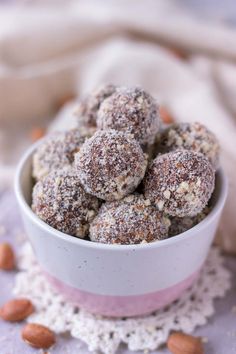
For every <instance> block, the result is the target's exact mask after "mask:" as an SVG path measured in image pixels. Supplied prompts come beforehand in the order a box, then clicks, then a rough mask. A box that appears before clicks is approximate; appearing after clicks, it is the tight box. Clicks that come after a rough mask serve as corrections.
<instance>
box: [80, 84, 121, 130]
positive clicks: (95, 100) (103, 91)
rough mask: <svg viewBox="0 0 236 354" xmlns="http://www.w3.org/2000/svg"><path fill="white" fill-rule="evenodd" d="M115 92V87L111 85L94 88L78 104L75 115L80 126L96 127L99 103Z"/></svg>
mask: <svg viewBox="0 0 236 354" xmlns="http://www.w3.org/2000/svg"><path fill="white" fill-rule="evenodd" d="M115 91H116V86H114V85H111V84H106V85H102V86H100V87H98V88H96V89H95V90H94V91H93V92H92V93H91V94H90V95H87V96H86V97H85V98H84V99H82V100H81V101H80V103H79V107H78V110H77V112H76V115H77V116H78V118H79V120H80V121H81V123H82V124H85V125H88V126H91V127H96V125H97V123H96V121H97V112H98V110H99V108H100V105H101V103H102V102H103V101H104V100H105V99H106V98H107V97H109V96H111V95H112V94H113V93H114V92H115Z"/></svg>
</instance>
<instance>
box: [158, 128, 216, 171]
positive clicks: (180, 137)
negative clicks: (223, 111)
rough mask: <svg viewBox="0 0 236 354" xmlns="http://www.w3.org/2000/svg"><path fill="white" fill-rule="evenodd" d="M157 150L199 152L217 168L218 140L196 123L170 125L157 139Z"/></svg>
mask: <svg viewBox="0 0 236 354" xmlns="http://www.w3.org/2000/svg"><path fill="white" fill-rule="evenodd" d="M157 149H159V151H161V152H169V151H174V150H179V149H186V150H193V151H196V152H201V153H202V154H203V155H205V156H206V157H207V158H208V159H209V161H210V162H211V164H212V166H213V168H214V169H215V170H216V169H217V168H218V167H219V155H220V146H219V143H218V140H217V138H216V136H215V135H214V134H213V133H212V132H211V131H209V130H208V129H207V128H206V127H205V126H204V125H203V124H201V123H198V122H195V123H178V124H173V125H171V126H170V127H169V128H167V129H165V130H164V131H163V133H162V134H161V136H160V137H159V142H158V146H157Z"/></svg>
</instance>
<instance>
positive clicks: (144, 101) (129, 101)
mask: <svg viewBox="0 0 236 354" xmlns="http://www.w3.org/2000/svg"><path fill="white" fill-rule="evenodd" d="M97 126H98V129H109V128H110V129H115V130H119V131H124V132H127V133H130V134H132V135H133V136H134V138H135V139H136V140H137V141H139V143H140V144H141V145H142V146H146V145H150V144H152V143H153V142H154V139H155V136H156V133H157V132H158V130H159V126H160V117H159V111H158V105H157V103H156V102H155V100H154V99H153V97H152V96H150V95H149V94H148V93H147V92H146V91H144V90H143V89H141V88H137V87H135V88H120V89H117V91H116V92H115V93H113V95H111V96H110V97H108V98H107V99H106V100H104V101H103V103H102V104H101V106H100V109H99V111H98V117H97Z"/></svg>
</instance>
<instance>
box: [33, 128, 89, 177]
mask: <svg viewBox="0 0 236 354" xmlns="http://www.w3.org/2000/svg"><path fill="white" fill-rule="evenodd" d="M85 139H86V137H85V136H82V135H81V133H80V131H79V130H78V129H72V130H69V131H66V132H56V133H54V134H52V135H49V136H48V137H47V138H46V139H45V140H44V141H43V142H42V143H41V144H40V145H39V147H38V148H37V150H36V152H35V154H34V156H33V177H34V178H36V180H39V179H41V178H42V177H44V176H46V175H47V174H48V173H49V172H51V171H53V170H60V169H62V168H64V167H69V166H71V165H72V164H73V162H74V154H75V153H76V152H78V151H79V150H80V147H81V146H82V145H83V143H84V141H85Z"/></svg>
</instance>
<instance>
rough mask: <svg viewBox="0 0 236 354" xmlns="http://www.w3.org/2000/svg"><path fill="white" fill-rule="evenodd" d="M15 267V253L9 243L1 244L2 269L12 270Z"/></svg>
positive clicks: (0, 259)
mask: <svg viewBox="0 0 236 354" xmlns="http://www.w3.org/2000/svg"><path fill="white" fill-rule="evenodd" d="M14 267H15V255H14V252H13V249H12V247H11V245H9V243H1V244H0V269H3V270H12V269H13V268H14Z"/></svg>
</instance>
